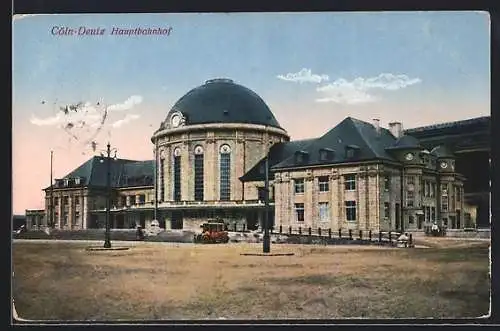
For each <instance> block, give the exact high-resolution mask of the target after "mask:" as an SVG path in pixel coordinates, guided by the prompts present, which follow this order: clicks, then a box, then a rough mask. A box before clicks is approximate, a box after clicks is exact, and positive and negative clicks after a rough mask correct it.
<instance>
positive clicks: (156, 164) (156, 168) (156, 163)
mask: <svg viewBox="0 0 500 331" xmlns="http://www.w3.org/2000/svg"><path fill="white" fill-rule="evenodd" d="M154 154H155V162H154V171H155V174H154V187H155V209H154V219H155V220H156V221H158V157H159V155H158V138H156V139H155V152H154Z"/></svg>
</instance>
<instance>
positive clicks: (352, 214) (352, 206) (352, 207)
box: [345, 201, 356, 222]
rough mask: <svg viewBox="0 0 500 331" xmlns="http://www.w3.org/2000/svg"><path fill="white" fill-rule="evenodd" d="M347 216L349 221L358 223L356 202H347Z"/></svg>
mask: <svg viewBox="0 0 500 331" xmlns="http://www.w3.org/2000/svg"><path fill="white" fill-rule="evenodd" d="M345 214H346V218H347V221H349V222H353V221H356V201H346V202H345Z"/></svg>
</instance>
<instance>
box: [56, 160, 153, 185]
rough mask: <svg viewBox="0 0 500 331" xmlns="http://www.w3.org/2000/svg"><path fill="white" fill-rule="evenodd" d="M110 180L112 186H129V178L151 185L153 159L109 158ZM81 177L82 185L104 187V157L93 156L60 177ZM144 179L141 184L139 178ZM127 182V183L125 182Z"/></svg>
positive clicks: (105, 169)
mask: <svg viewBox="0 0 500 331" xmlns="http://www.w3.org/2000/svg"><path fill="white" fill-rule="evenodd" d="M110 162H111V167H110V168H111V172H110V182H111V186H112V187H124V186H131V185H130V182H131V180H130V179H131V178H133V179H134V181H133V182H134V183H137V186H139V185H153V178H154V161H152V160H147V161H136V160H127V159H116V160H115V159H110ZM77 177H79V178H82V179H83V182H82V184H83V186H91V187H105V186H106V184H107V182H106V181H107V167H106V159H102V158H101V157H97V156H94V157H92V158H91V159H89V160H88V161H86V162H85V163H83V164H82V165H80V166H79V167H78V168H76V169H75V170H73V171H71V172H70V173H69V174H67V175H66V176H64V177H62V178H61V179H66V178H68V179H73V178H77ZM141 178H142V179H145V180H144V182H143V183H142V184H141V180H140V179H141ZM127 183H128V184H127Z"/></svg>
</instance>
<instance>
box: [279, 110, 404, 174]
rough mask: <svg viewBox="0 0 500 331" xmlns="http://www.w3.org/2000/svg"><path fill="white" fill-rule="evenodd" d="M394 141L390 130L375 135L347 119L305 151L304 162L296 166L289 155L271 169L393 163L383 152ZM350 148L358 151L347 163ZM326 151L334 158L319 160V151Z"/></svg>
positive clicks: (366, 125)
mask: <svg viewBox="0 0 500 331" xmlns="http://www.w3.org/2000/svg"><path fill="white" fill-rule="evenodd" d="M395 141H396V138H394V136H393V135H392V134H391V133H390V131H389V130H387V129H384V128H379V130H378V131H377V129H376V128H375V127H374V126H373V125H372V124H370V123H367V122H364V121H361V120H358V119H355V118H352V117H347V118H346V119H344V120H343V121H342V122H340V123H339V124H338V125H337V126H335V127H334V128H333V129H331V130H330V131H328V132H327V133H325V134H324V135H323V136H321V137H320V138H318V139H316V140H314V141H313V142H312V143H311V144H309V145H308V146H307V147H306V148H305V149H304V151H305V152H307V153H308V154H309V157H308V158H307V159H306V160H305V162H302V163H300V164H298V163H296V158H295V157H294V155H291V156H289V157H287V158H286V159H284V160H283V161H281V162H279V163H278V164H276V165H275V166H273V169H280V168H292V167H297V166H301V167H303V166H311V165H322V164H336V163H344V162H359V161H367V160H373V159H385V160H390V161H396V160H395V159H394V158H393V157H392V156H391V155H390V154H389V153H388V152H387V151H386V150H385V149H386V147H389V146H391V145H393V144H394V143H395ZM349 147H350V148H354V147H356V149H357V150H358V151H357V153H356V154H355V155H354V157H352V158H349V159H347V158H346V153H345V151H346V148H349ZM327 148H328V149H331V150H333V151H334V155H333V158H332V159H330V160H327V161H323V160H320V153H319V151H320V150H321V149H327Z"/></svg>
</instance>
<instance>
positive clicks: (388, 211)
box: [384, 202, 391, 219]
mask: <svg viewBox="0 0 500 331" xmlns="http://www.w3.org/2000/svg"><path fill="white" fill-rule="evenodd" d="M384 217H385V218H387V219H388V218H390V217H391V204H390V203H389V202H384Z"/></svg>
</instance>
